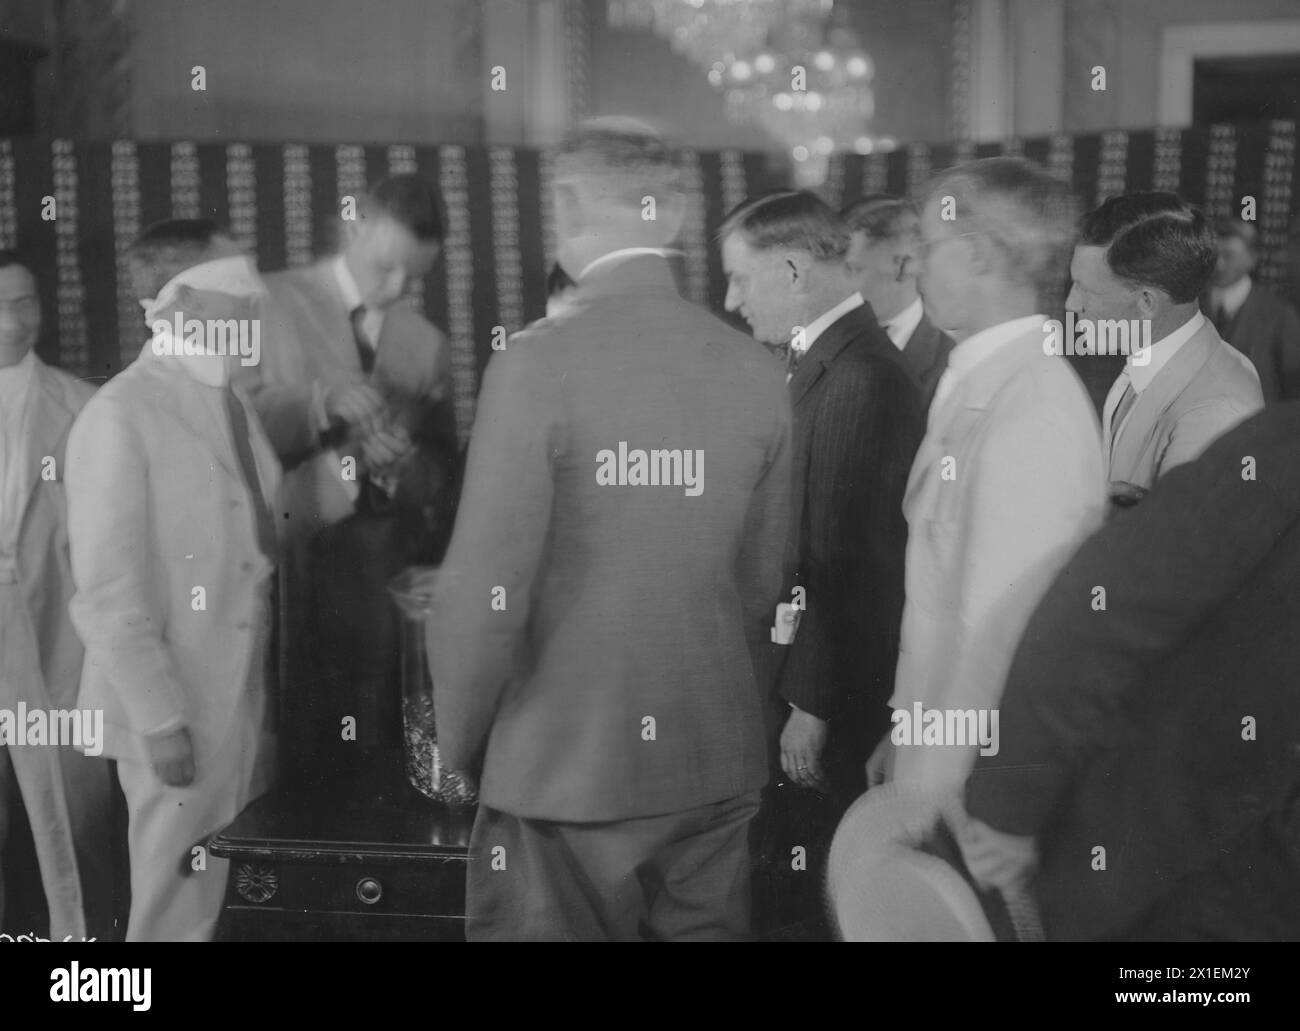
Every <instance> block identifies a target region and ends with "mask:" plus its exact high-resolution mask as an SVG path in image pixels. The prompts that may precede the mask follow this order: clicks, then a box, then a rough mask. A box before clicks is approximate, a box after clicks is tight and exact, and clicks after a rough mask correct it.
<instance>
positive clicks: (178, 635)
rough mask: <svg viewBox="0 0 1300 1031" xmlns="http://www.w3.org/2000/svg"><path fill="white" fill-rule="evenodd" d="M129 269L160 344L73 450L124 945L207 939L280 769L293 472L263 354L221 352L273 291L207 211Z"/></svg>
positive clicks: (101, 402) (72, 532) (83, 621)
mask: <svg viewBox="0 0 1300 1031" xmlns="http://www.w3.org/2000/svg"><path fill="white" fill-rule="evenodd" d="M132 260H133V267H134V269H135V270H136V271H137V272H138V273H139V274H140V277H141V278H140V280H139V282H138V288H139V290H140V292H141V293H142V295H144V296H148V297H149V298H150V299H149V300H147V301H142V304H144V306H145V309H146V322H147V323H148V324H149V326H150V329H151V333H152V336H151V340H150V342H149V343H148V344H146V345H145V348H144V350H143V351H142V352H141V355H140V357H139V358H138V359H137V360H136V361H135V362H134V363H133V364H132V365H131V366H130V367H128V368H127V369H126V370H124V371H123V372H122V373H121V374H120V375H118V376H117V377H116V378H115V379H113V380H112V381H111V382H110V383H109V384H108V385H107V386H105V387H104V388H103V389H102V390H100V391H99V393H97V394H96V395H95V397H94V398H93V399H92V400H91V402H90V403H89V404H88V405H87V406H86V408H85V409H84V410H83V411H82V414H81V416H80V417H79V418H78V420H77V422H76V424H75V425H74V426H73V429H72V433H71V436H70V439H69V443H68V471H67V489H68V511H69V536H70V540H71V546H72V570H73V576H74V579H75V581H76V587H77V593H76V595H75V596H74V598H73V600H72V603H71V612H72V618H73V622H74V623H75V625H76V627H77V630H78V632H79V633H80V634H81V637H82V640H83V641H84V643H85V645H86V661H85V668H84V672H83V675H82V683H81V696H80V704H81V706H82V707H85V708H91V709H100V710H103V713H104V737H105V748H104V751H105V754H106V755H109V756H111V757H113V758H115V759H116V760H117V769H118V778H119V780H120V781H121V785H122V791H123V793H124V795H125V796H126V801H127V806H128V809H129V813H130V830H129V855H130V864H131V912H130V917H129V919H128V922H127V939H128V940H130V941H177V940H190V941H194V940H206V939H209V938H211V936H212V933H213V931H214V929H215V927H216V922H217V918H218V916H219V915H220V911H221V904H222V898H223V894H224V889H225V882H226V873H227V863H226V862H225V861H222V860H216V859H212V858H209V857H208V856H207V855H206V852H205V851H204V850H203V846H204V844H205V841H206V838H207V837H208V836H209V835H210V834H212V833H213V832H215V831H217V830H219V829H220V828H221V827H222V825H223V824H225V823H227V822H228V821H230V820H231V819H233V818H234V816H235V815H236V814H237V813H238V812H239V811H240V809H242V808H243V807H244V806H245V805H247V804H248V802H249V801H251V800H252V799H253V798H254V797H256V795H257V794H258V793H260V791H261V790H264V789H265V787H266V785H267V776H266V774H267V766H268V765H269V763H268V760H269V749H268V747H267V746H268V744H269V740H268V739H269V729H268V726H267V720H266V717H267V711H268V710H267V699H266V688H267V683H266V680H267V669H268V666H267V658H268V657H267V650H268V649H267V646H268V639H269V636H270V629H271V626H272V616H271V588H272V584H273V582H274V579H273V578H274V569H275V558H276V553H277V550H278V548H277V544H276V536H277V531H276V518H275V509H274V508H273V506H274V500H273V499H274V498H275V496H276V490H277V487H278V483H279V477H280V470H279V466H278V463H277V461H276V459H275V455H274V452H273V451H272V449H271V447H270V445H269V443H268V442H267V440H266V437H265V434H264V433H263V432H262V430H261V426H260V424H259V423H258V421H257V416H256V414H255V413H254V412H253V411H252V409H251V407H250V406H248V405H246V403H245V401H244V399H243V397H242V396H241V393H240V392H238V391H237V390H235V389H234V388H233V387H232V386H231V382H230V380H231V374H232V372H236V371H237V369H238V368H239V367H240V365H241V363H244V364H247V363H248V362H249V360H250V359H251V360H254V361H255V360H256V358H257V354H256V350H257V349H256V348H245V349H244V350H243V351H241V350H240V349H239V348H236V351H237V353H236V354H235V355H233V356H222V355H221V354H220V353H212V352H214V351H216V352H220V351H222V350H226V349H227V345H228V344H229V343H230V340H231V333H232V332H236V331H237V332H238V340H239V341H240V343H241V344H243V345H246V344H248V343H249V342H251V341H253V340H257V339H259V336H258V335H254V333H258V334H259V335H260V330H259V329H258V328H257V327H256V326H255V323H254V322H253V320H254V319H255V318H256V316H257V307H256V304H255V298H256V296H257V295H258V294H259V293H260V291H261V284H260V280H259V279H258V276H257V273H256V270H255V268H254V266H253V265H252V264H251V262H249V261H248V259H247V258H246V257H245V256H244V255H243V254H242V252H241V251H240V249H239V248H238V247H237V246H236V245H235V244H234V242H233V241H231V240H230V239H229V238H227V237H226V236H224V235H223V234H222V233H221V232H220V230H219V229H218V228H217V227H216V226H215V225H213V224H212V223H210V222H206V221H198V220H177V221H171V222H165V223H159V224H158V225H156V226H153V227H151V228H150V229H148V230H146V231H145V233H144V234H143V235H142V236H141V238H140V240H138V241H137V242H136V243H135V244H134V245H133V247H132ZM177 319H179V320H180V322H179V325H181V326H183V331H182V332H183V337H184V339H183V341H181V340H178V339H177V338H176V333H175V329H174V327H175V326H176V325H177V324H178V323H177V321H176V320H177ZM190 320H194V321H190ZM228 320H235V321H234V322H233V323H231V322H230V321H228ZM200 342H201V343H202V344H203V347H195V346H193V345H194V344H195V343H200ZM186 350H189V351H191V352H196V351H197V352H203V353H190V354H186V353H184V352H185V351H186Z"/></svg>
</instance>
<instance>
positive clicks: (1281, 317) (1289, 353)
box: [1202, 218, 1300, 403]
mask: <svg viewBox="0 0 1300 1031" xmlns="http://www.w3.org/2000/svg"><path fill="white" fill-rule="evenodd" d="M1214 229H1215V233H1216V235H1217V255H1218V260H1217V261H1216V262H1215V265H1214V274H1213V276H1212V277H1211V279H1210V284H1209V289H1208V291H1207V292H1206V294H1205V296H1204V298H1203V301H1202V310H1203V311H1205V312H1207V313H1208V314H1209V316H1210V318H1211V319H1213V321H1214V325H1215V328H1216V329H1218V331H1219V335H1220V336H1221V337H1223V339H1224V340H1226V341H1228V343H1230V344H1231V345H1232V346H1233V347H1235V348H1236V349H1237V350H1238V351H1240V352H1241V353H1242V354H1244V355H1245V356H1246V357H1247V358H1249V359H1250V360H1251V361H1252V362H1253V363H1254V365H1255V368H1256V370H1257V371H1258V372H1259V384H1260V389H1261V390H1262V391H1263V394H1264V401H1265V403H1272V402H1274V401H1286V400H1289V399H1291V398H1295V397H1300V316H1297V314H1296V311H1295V309H1294V308H1292V307H1291V305H1289V304H1288V303H1287V302H1286V301H1284V300H1282V299H1281V298H1280V297H1278V296H1277V295H1276V294H1274V293H1273V292H1272V291H1271V290H1269V289H1268V288H1267V287H1263V286H1260V285H1259V284H1258V283H1256V282H1255V281H1254V279H1253V278H1252V277H1251V273H1252V272H1254V270H1255V263H1256V261H1257V260H1258V256H1259V231H1258V230H1257V229H1256V228H1255V227H1254V226H1253V225H1252V224H1251V223H1249V222H1243V221H1242V220H1241V219H1239V218H1222V219H1219V220H1218V221H1217V222H1216V223H1215V226H1214Z"/></svg>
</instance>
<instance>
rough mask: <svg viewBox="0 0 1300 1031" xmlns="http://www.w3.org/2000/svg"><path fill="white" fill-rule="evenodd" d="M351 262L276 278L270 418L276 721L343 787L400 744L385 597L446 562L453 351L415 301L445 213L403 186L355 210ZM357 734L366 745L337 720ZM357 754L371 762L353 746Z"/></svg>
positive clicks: (315, 766) (295, 752)
mask: <svg viewBox="0 0 1300 1031" xmlns="http://www.w3.org/2000/svg"><path fill="white" fill-rule="evenodd" d="M357 215H358V216H359V217H358V218H356V219H350V220H345V221H343V222H342V230H343V231H342V241H343V247H342V250H341V251H340V253H338V254H336V255H334V256H332V257H330V258H328V259H326V260H324V261H321V262H318V263H316V264H314V265H309V266H305V267H302V268H293V269H287V270H284V271H282V272H275V273H271V274H269V275H267V276H266V284H267V289H268V290H269V291H270V293H271V302H270V304H269V305H268V307H267V312H266V314H267V319H266V322H267V333H266V342H265V346H264V348H263V356H262V366H261V369H260V375H259V376H258V377H257V381H256V382H255V383H253V384H250V393H251V394H252V397H253V400H254V403H255V405H256V406H257V410H258V414H259V415H260V416H261V418H262V421H263V423H264V425H265V426H266V428H267V433H268V435H269V436H270V437H271V439H272V441H273V442H274V443H275V446H276V451H277V453H278V454H279V457H280V460H281V461H282V462H283V464H284V466H285V469H286V476H285V490H284V515H285V520H284V529H285V531H286V536H287V556H286V562H285V568H284V571H283V582H282V593H281V598H282V610H283V613H284V619H283V621H282V627H283V634H284V670H283V699H282V708H281V720H282V722H283V723H284V724H285V725H286V726H287V727H289V728H290V730H291V733H290V734H288V735H287V736H286V744H287V745H289V746H290V748H289V750H287V752H288V754H287V755H286V759H287V760H288V763H289V767H290V771H291V774H292V775H293V776H295V777H304V776H309V777H312V778H316V777H319V776H320V775H323V774H326V773H332V774H340V773H341V774H345V775H346V774H347V773H348V771H349V770H351V769H352V768H353V766H352V762H351V761H352V760H353V759H354V758H355V757H356V756H357V755H358V753H360V752H362V751H364V750H368V749H372V748H376V747H393V746H397V745H398V744H399V743H400V714H399V712H398V708H397V705H398V689H397V667H396V663H397V654H398V648H397V635H398V622H397V613H396V611H395V609H394V607H393V605H392V602H391V600H390V599H389V597H388V594H387V592H386V589H385V588H386V584H387V582H388V580H389V579H390V578H391V577H392V576H394V575H395V574H396V573H398V572H399V571H400V570H401V569H402V568H404V567H405V566H408V565H412V564H429V563H433V562H436V561H437V560H438V559H439V558H440V557H441V554H442V551H443V549H444V548H445V546H446V541H447V538H448V536H449V534H450V530H451V520H452V518H453V514H454V511H455V509H454V505H455V482H456V470H457V467H458V455H457V451H458V447H457V440H456V426H455V417H454V412H453V408H452V386H451V357H450V350H449V347H448V344H447V340H446V337H444V336H443V334H442V333H441V332H440V331H439V330H438V329H436V328H435V327H434V326H433V325H432V324H431V323H430V322H429V321H428V320H426V319H425V318H424V317H423V316H422V315H421V314H420V313H419V312H417V311H416V310H415V309H414V308H413V307H412V306H411V305H410V304H409V303H408V302H409V300H410V294H411V292H412V290H413V288H414V286H415V284H417V283H419V282H420V281H421V280H423V278H424V277H425V276H426V275H428V273H429V271H430V269H431V268H432V267H433V264H434V262H435V261H436V260H437V257H438V254H439V251H440V248H441V241H442V236H443V228H442V226H443V220H442V214H441V204H440V201H439V198H438V197H437V195H436V193H435V192H434V190H433V189H432V187H430V186H429V185H428V184H427V183H426V182H424V180H422V179H421V178H419V177H418V176H414V175H396V176H391V177H389V178H387V179H383V180H381V181H380V182H378V183H376V184H375V185H374V186H373V187H372V188H371V189H370V190H369V191H368V192H367V193H366V195H365V196H363V197H360V198H358V207H357ZM345 716H351V717H353V718H354V719H355V720H356V740H355V741H345V740H343V739H342V738H341V735H340V731H339V728H340V720H341V719H342V718H343V717H345ZM358 746H360V747H358Z"/></svg>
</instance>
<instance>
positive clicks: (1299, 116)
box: [1192, 54, 1300, 125]
mask: <svg viewBox="0 0 1300 1031" xmlns="http://www.w3.org/2000/svg"><path fill="white" fill-rule="evenodd" d="M1274 118H1277V119H1283V120H1285V121H1292V122H1294V121H1300V54H1290V55H1281V56H1277V57H1224V58H1210V59H1208V60H1200V61H1197V62H1196V63H1195V64H1194V65H1193V68H1192V122H1193V123H1194V124H1196V125H1210V124H1214V123H1220V122H1256V121H1262V120H1265V119H1274Z"/></svg>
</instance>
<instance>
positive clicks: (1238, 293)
mask: <svg viewBox="0 0 1300 1031" xmlns="http://www.w3.org/2000/svg"><path fill="white" fill-rule="evenodd" d="M1251 285H1252V283H1251V278H1250V276H1242V277H1241V278H1240V279H1238V280H1237V281H1236V282H1235V283H1233V284H1232V285H1231V286H1225V287H1222V288H1215V289H1214V290H1212V291H1210V298H1211V300H1212V301H1213V303H1214V304H1216V305H1222V306H1223V310H1224V311H1226V312H1227V313H1228V316H1229V318H1236V316H1237V312H1239V311H1240V310H1241V306H1242V305H1243V304H1245V303H1246V298H1247V297H1249V296H1250V288H1251Z"/></svg>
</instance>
